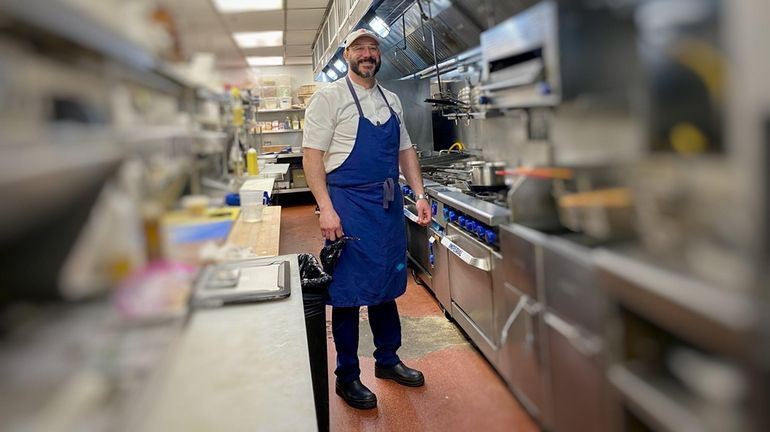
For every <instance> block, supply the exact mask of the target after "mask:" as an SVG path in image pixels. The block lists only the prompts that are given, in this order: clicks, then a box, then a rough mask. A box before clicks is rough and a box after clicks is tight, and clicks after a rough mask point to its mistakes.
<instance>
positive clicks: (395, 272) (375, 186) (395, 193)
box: [326, 77, 406, 307]
mask: <svg viewBox="0 0 770 432" xmlns="http://www.w3.org/2000/svg"><path fill="white" fill-rule="evenodd" d="M345 80H346V81H347V84H348V88H349V89H350V93H351V94H352V95H353V100H354V101H355V102H356V108H358V115H359V119H358V131H357V133H356V142H355V144H354V145H353V151H352V152H351V153H350V155H349V156H348V158H347V159H346V160H345V162H343V163H342V165H340V166H339V167H337V168H336V169H334V170H333V171H332V172H330V173H329V174H327V176H326V183H327V185H328V188H329V197H330V198H331V201H332V204H333V205H334V210H336V212H337V214H338V215H339V217H340V220H341V223H342V229H343V231H344V233H345V235H348V236H352V237H358V238H359V239H360V240H352V241H348V242H347V243H346V244H345V247H344V248H343V250H342V254H341V255H340V259H339V261H338V263H337V266H336V267H335V268H334V273H333V274H332V277H333V280H332V283H331V285H330V286H329V297H330V299H329V304H331V305H332V306H336V307H351V306H368V305H376V304H380V303H384V302H387V301H391V300H394V299H395V298H396V297H398V296H400V295H401V294H403V293H404V291H406V225H405V219H404V210H403V206H404V201H403V197H402V195H401V188H399V187H398V153H399V147H400V143H401V140H400V122H399V119H398V116H397V115H396V113H395V112H394V111H393V108H391V106H390V104H389V103H388V100H387V98H385V94H384V93H383V92H382V89H381V88H380V87H379V85H378V86H377V89H378V90H379V91H380V94H381V95H382V98H383V99H385V104H387V105H388V110H390V118H389V119H388V121H387V122H385V123H384V124H382V125H379V124H378V125H374V124H372V122H371V121H369V120H368V119H367V118H366V117H364V113H363V110H361V103H360V102H359V100H358V96H357V95H356V92H355V90H354V89H353V84H352V83H351V82H350V78H348V77H345Z"/></svg>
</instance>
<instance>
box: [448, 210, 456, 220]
mask: <svg viewBox="0 0 770 432" xmlns="http://www.w3.org/2000/svg"><path fill="white" fill-rule="evenodd" d="M455 220H457V213H455V212H454V211H453V210H450V211H449V222H454V221H455Z"/></svg>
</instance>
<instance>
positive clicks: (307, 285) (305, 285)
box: [298, 253, 332, 294]
mask: <svg viewBox="0 0 770 432" xmlns="http://www.w3.org/2000/svg"><path fill="white" fill-rule="evenodd" d="M298 260H299V277H300V279H301V280H302V282H301V283H302V292H304V293H314V294H326V290H327V288H329V284H331V283H332V277H331V276H329V275H328V274H327V273H325V272H324V270H323V269H322V268H321V266H320V265H319V264H318V260H317V259H316V258H315V257H314V256H313V255H312V254H309V253H301V254H299V255H298Z"/></svg>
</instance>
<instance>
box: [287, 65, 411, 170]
mask: <svg viewBox="0 0 770 432" xmlns="http://www.w3.org/2000/svg"><path fill="white" fill-rule="evenodd" d="M351 82H352V81H351ZM378 85H379V84H377V85H375V86H374V87H372V88H371V89H367V88H364V87H361V86H359V85H358V84H356V83H355V82H353V88H354V89H355V91H356V95H357V96H358V100H359V101H360V103H361V110H363V112H364V116H365V117H366V118H367V119H369V121H371V122H372V123H374V124H375V125H376V124H377V123H378V122H379V123H380V124H382V123H385V122H386V121H388V118H390V111H389V110H388V105H386V104H385V101H384V100H383V99H382V95H381V94H380V91H379V90H377V86H378ZM382 92H383V93H384V94H385V97H386V98H387V99H388V103H389V104H390V106H391V108H393V111H395V112H396V115H397V116H398V118H399V119H400V120H401V134H400V135H401V144H400V147H399V150H406V149H408V148H410V147H412V140H411V139H410V138H409V134H408V133H407V131H406V127H405V126H404V116H403V112H404V110H403V108H402V106H401V101H400V100H399V98H398V96H397V95H396V94H395V93H393V92H391V91H388V90H386V89H384V88H383V89H382ZM358 118H359V116H358V109H357V108H356V103H355V101H354V100H353V95H352V94H350V89H349V88H348V85H347V82H346V80H345V78H341V79H339V80H337V81H336V82H334V83H332V84H331V85H329V86H326V87H323V88H321V89H320V90H318V91H317V92H316V93H315V94H314V95H313V97H312V98H311V100H310V105H308V107H307V110H306V111H305V129H304V132H303V138H302V147H307V148H312V149H317V150H322V151H324V152H326V153H325V154H324V167H325V169H326V172H327V173H329V172H331V171H333V170H334V169H335V168H337V167H338V166H340V165H342V163H343V162H345V160H346V159H347V158H348V156H349V155H350V153H351V152H352V151H353V145H354V144H355V142H356V132H357V130H358Z"/></svg>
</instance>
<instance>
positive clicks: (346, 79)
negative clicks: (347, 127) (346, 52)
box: [345, 75, 364, 117]
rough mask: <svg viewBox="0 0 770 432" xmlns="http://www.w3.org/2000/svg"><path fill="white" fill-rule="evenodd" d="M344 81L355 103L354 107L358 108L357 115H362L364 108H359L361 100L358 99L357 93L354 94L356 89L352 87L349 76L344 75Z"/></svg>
mask: <svg viewBox="0 0 770 432" xmlns="http://www.w3.org/2000/svg"><path fill="white" fill-rule="evenodd" d="M345 81H346V82H347V83H348V88H349V89H350V94H352V95H353V101H354V102H355V103H356V108H358V116H359V117H364V110H362V109H361V102H359V101H358V95H356V90H355V89H354V88H353V83H352V82H351V81H350V77H349V76H347V75H345Z"/></svg>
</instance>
